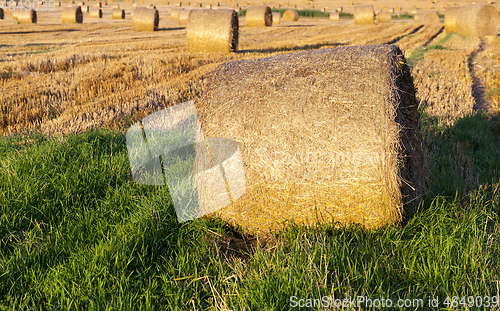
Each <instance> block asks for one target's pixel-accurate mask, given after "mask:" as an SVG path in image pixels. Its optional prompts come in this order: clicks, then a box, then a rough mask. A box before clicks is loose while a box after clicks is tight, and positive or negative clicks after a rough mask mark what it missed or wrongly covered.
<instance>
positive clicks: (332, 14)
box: [330, 12, 340, 22]
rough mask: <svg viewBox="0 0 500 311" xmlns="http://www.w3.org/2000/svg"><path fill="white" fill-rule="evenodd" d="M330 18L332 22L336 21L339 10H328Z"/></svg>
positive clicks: (338, 17)
mask: <svg viewBox="0 0 500 311" xmlns="http://www.w3.org/2000/svg"><path fill="white" fill-rule="evenodd" d="M330 20H331V21H334V22H338V21H339V20H340V14H339V12H330Z"/></svg>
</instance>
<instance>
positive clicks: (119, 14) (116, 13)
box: [111, 9, 125, 19]
mask: <svg viewBox="0 0 500 311" xmlns="http://www.w3.org/2000/svg"><path fill="white" fill-rule="evenodd" d="M111 15H112V17H113V19H125V10H122V9H113V11H112V12H111Z"/></svg>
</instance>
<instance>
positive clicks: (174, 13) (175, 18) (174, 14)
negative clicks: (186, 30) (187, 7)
mask: <svg viewBox="0 0 500 311" xmlns="http://www.w3.org/2000/svg"><path fill="white" fill-rule="evenodd" d="M181 10H183V9H172V10H171V11H170V19H171V20H173V21H178V20H179V12H180V11H181Z"/></svg>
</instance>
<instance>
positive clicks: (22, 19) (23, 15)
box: [17, 9, 36, 24]
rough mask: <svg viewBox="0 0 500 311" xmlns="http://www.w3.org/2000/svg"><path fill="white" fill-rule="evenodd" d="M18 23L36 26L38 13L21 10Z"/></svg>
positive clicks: (31, 10)
mask: <svg viewBox="0 0 500 311" xmlns="http://www.w3.org/2000/svg"><path fill="white" fill-rule="evenodd" d="M17 21H18V22H19V23H20V24H36V11H35V10H33V9H30V10H26V9H23V10H20V11H19V13H18V15H17Z"/></svg>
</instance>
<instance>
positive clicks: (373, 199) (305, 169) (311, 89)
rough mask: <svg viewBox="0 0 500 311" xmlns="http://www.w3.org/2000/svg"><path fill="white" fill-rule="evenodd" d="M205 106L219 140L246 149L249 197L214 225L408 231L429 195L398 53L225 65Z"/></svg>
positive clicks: (384, 49)
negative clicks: (411, 213)
mask: <svg viewBox="0 0 500 311" xmlns="http://www.w3.org/2000/svg"><path fill="white" fill-rule="evenodd" d="M200 94H201V95H200V97H199V98H197V99H195V105H196V110H197V112H198V115H199V120H200V123H201V127H202V129H203V133H204V135H206V136H207V137H224V138H228V139H232V140H234V141H236V142H238V144H239V149H240V150H241V158H242V160H243V163H244V167H245V183H246V192H245V193H244V194H243V195H242V196H241V197H240V198H239V199H238V200H236V201H235V202H234V203H233V204H231V205H229V206H227V207H225V208H223V209H220V210H218V211H216V212H215V213H214V214H213V216H214V217H221V218H222V219H225V220H227V221H229V222H230V223H233V224H238V225H240V226H242V227H243V228H244V229H245V230H248V231H264V232H265V231H270V230H272V231H274V230H277V229H281V226H282V224H283V222H285V221H287V220H293V221H294V222H296V223H300V224H305V225H314V224H315V223H331V222H332V221H338V222H340V223H344V224H350V223H359V224H362V225H364V226H365V227H367V228H375V227H379V226H382V225H384V224H388V223H398V222H400V221H401V218H402V217H401V215H402V214H403V211H404V210H408V209H409V208H410V206H411V203H410V202H413V203H417V204H418V201H417V200H415V199H416V198H418V197H419V196H420V195H421V194H422V193H423V187H424V180H425V176H424V173H425V161H424V151H423V150H424V148H423V143H422V135H421V132H420V128H419V118H420V117H419V112H418V102H417V100H416V98H415V88H414V86H413V79H412V76H411V73H410V68H409V67H408V66H407V65H406V62H405V59H404V56H403V53H402V52H401V50H400V49H399V48H398V47H396V46H394V45H377V46H348V47H340V48H333V49H320V50H311V51H303V52H297V53H287V54H283V55H278V56H273V57H268V58H263V59H256V60H245V61H233V62H229V63H226V64H222V65H220V66H219V67H218V68H217V69H216V70H215V71H214V72H213V73H212V74H211V75H209V76H208V77H207V79H206V80H205V82H204V87H203V90H201V92H200Z"/></svg>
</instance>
